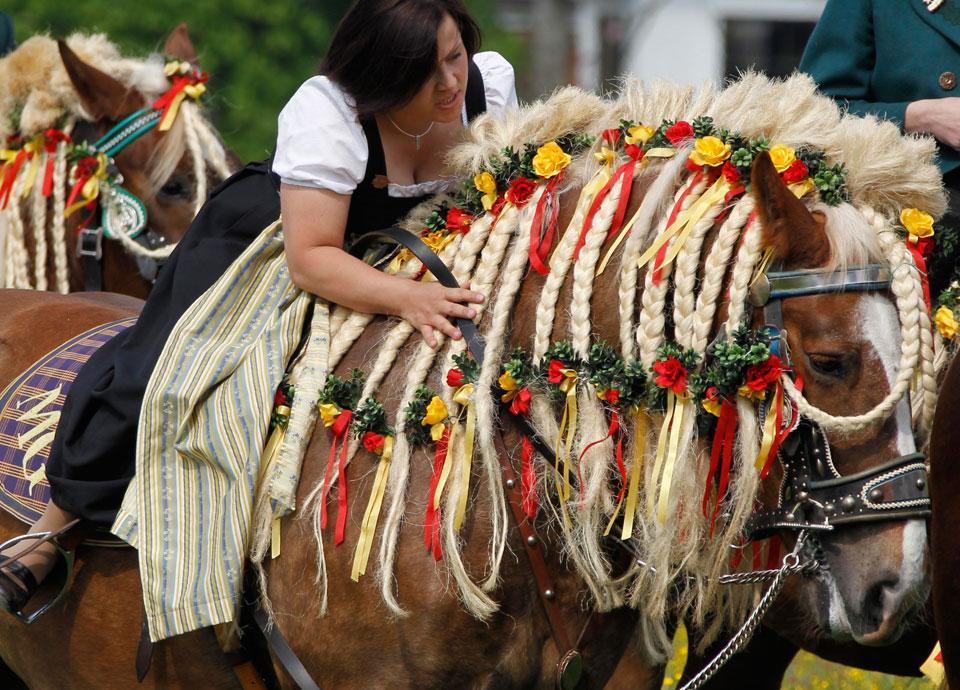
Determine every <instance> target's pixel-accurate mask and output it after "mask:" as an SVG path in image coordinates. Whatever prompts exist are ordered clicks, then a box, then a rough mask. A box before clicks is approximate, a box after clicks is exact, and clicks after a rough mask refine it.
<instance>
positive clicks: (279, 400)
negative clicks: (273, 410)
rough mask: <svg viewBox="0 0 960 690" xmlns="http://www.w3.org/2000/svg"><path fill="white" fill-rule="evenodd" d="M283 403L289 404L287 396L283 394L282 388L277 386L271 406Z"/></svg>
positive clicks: (281, 405)
mask: <svg viewBox="0 0 960 690" xmlns="http://www.w3.org/2000/svg"><path fill="white" fill-rule="evenodd" d="M284 405H289V403H288V402H287V396H286V395H284V393H283V389H282V388H278V389H277V394H276V395H275V396H273V406H274V407H283V406H284Z"/></svg>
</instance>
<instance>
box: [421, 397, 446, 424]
mask: <svg viewBox="0 0 960 690" xmlns="http://www.w3.org/2000/svg"><path fill="white" fill-rule="evenodd" d="M448 414H449V413H448V412H447V406H446V405H444V403H443V400H442V399H441V398H440V396H438V395H435V396H433V399H432V400H430V404H429V405H427V414H426V416H425V417H424V418H423V421H421V422H420V423H421V424H422V425H423V426H433V425H434V424H439V423H440V422H442V421H443V420H445V419H446V418H447V415H448Z"/></svg>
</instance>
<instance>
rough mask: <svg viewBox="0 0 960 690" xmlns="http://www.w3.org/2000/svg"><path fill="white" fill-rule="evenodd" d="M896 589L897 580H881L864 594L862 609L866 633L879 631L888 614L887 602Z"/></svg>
mask: <svg viewBox="0 0 960 690" xmlns="http://www.w3.org/2000/svg"><path fill="white" fill-rule="evenodd" d="M896 588H897V581H896V580H881V581H879V582H875V583H874V584H873V585H871V586H870V588H869V589H868V590H867V591H866V592H865V593H864V595H863V603H862V608H861V617H862V620H863V625H864V631H867V630H877V629H879V628H880V626H881V625H883V622H884V620H885V618H886V614H887V613H888V611H886V609H887V606H886V605H885V604H886V601H887V600H888V597H890V595H891V594H892V593H893V591H894V590H895V589H896Z"/></svg>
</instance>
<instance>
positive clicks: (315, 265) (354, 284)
mask: <svg viewBox="0 0 960 690" xmlns="http://www.w3.org/2000/svg"><path fill="white" fill-rule="evenodd" d="M280 208H281V215H282V218H283V237H284V240H283V241H284V247H285V249H286V254H287V265H288V266H289V268H290V278H291V279H292V280H293V283H294V284H295V285H296V286H297V287H299V288H301V289H303V290H306V291H307V292H310V293H313V294H314V295H317V296H318V297H322V298H323V299H326V300H329V301H331V302H336V303H337V304H342V305H343V306H345V307H349V308H350V309H354V310H357V311H362V312H367V313H370V314H390V315H394V316H399V317H401V318H403V319H405V320H407V321H409V322H410V323H411V324H412V325H413V326H414V328H416V329H417V330H419V331H420V332H421V333H422V334H423V338H424V340H425V341H426V342H427V344H429V345H430V347H436V345H437V340H436V337H435V335H434V330H439V331H441V332H442V333H444V334H446V335H447V336H449V337H451V338H454V339H458V338H460V337H461V334H460V331H459V329H457V328H456V327H454V326H453V324H451V323H450V321H449V319H448V317H451V316H459V317H461V318H465V319H472V318H474V317H475V316H476V312H475V310H474V309H472V308H470V307H466V306H464V305H462V304H459V303H460V302H473V303H476V304H479V303H481V302H483V295H481V294H480V293H477V292H473V291H471V290H469V286H468V285H464V286H463V288H460V289H452V288H445V287H443V286H442V285H440V284H439V283H436V282H428V283H423V282H419V281H415V280H410V279H407V278H398V277H396V276H389V275H386V274H385V273H382V272H381V271H378V270H377V269H375V268H373V267H371V266H368V265H367V264H365V263H364V262H362V261H360V260H359V259H357V258H356V257H353V256H351V255H350V254H348V253H347V252H345V251H344V250H343V236H344V230H345V228H346V226H347V214H348V212H349V210H350V196H349V195H344V194H337V193H336V192H331V191H329V190H326V189H315V188H310V187H298V186H294V185H287V184H283V185H281V186H280Z"/></svg>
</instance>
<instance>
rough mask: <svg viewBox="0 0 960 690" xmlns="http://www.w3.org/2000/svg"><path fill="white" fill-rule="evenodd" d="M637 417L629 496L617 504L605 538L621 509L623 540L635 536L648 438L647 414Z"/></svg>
mask: <svg viewBox="0 0 960 690" xmlns="http://www.w3.org/2000/svg"><path fill="white" fill-rule="evenodd" d="M634 416H635V417H636V420H637V424H636V430H637V432H636V437H635V438H634V440H633V465H631V467H630V472H629V475H628V476H629V478H628V480H627V495H626V497H625V498H623V499H621V500H620V502H619V503H617V509H616V510H615V511H614V512H613V516H612V517H611V518H610V522H608V523H607V529H605V530H604V532H603V536H605V537H606V536H607V535H609V534H610V531H611V530H612V529H613V525H614V523H615V522H616V521H617V517H618V516H619V515H620V509H621V508H625V512H624V514H623V527H622V530H621V533H620V538H621V539H629V538H630V537H632V536H633V521H634V518H635V517H636V513H637V499H638V495H637V494H638V493H639V492H638V488H639V486H640V475H641V474H643V450H644V444H645V442H646V438H647V414H646V413H645V412H644V411H643V410H639V409H638V410H637V411H636V412H635V413H634Z"/></svg>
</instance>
